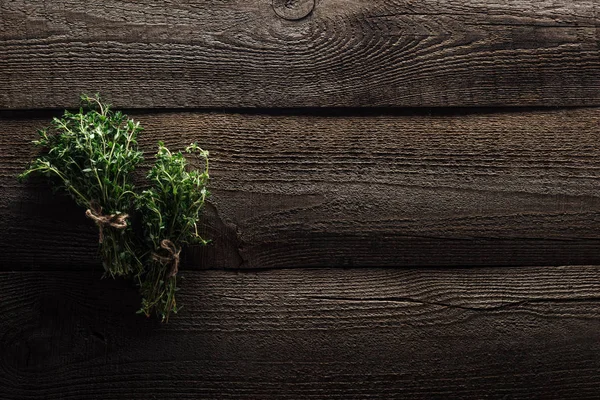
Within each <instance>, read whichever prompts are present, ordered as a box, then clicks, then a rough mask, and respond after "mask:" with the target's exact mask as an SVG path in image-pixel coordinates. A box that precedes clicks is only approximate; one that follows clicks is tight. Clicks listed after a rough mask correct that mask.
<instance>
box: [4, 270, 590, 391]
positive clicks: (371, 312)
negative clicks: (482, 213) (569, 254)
mask: <svg viewBox="0 0 600 400" xmlns="http://www.w3.org/2000/svg"><path fill="white" fill-rule="evenodd" d="M185 276H186V279H185V280H184V281H183V283H182V289H181V291H180V292H179V293H180V294H179V299H180V302H181V303H182V304H184V308H183V310H182V312H181V313H180V314H179V315H177V316H175V317H173V318H172V319H171V320H170V322H169V324H168V325H159V323H157V322H156V321H155V320H147V319H145V318H144V317H141V316H136V315H134V314H133V313H134V312H135V310H136V308H137V306H138V303H137V302H138V299H137V298H136V296H135V289H134V288H131V287H128V285H127V284H125V283H123V282H122V281H118V282H114V281H111V280H102V281H101V280H99V274H92V273H85V272H70V273H69V272H15V273H9V272H4V273H0V315H2V323H1V324H0V349H1V351H0V398H10V399H14V400H19V399H30V400H34V399H48V400H52V399H84V400H88V399H102V400H109V399H123V398H127V399H144V400H146V399H149V398H160V399H170V398H173V399H175V398H177V399H198V398H203V399H204V398H206V399H208V398H221V399H223V398H232V399H239V398H252V399H266V398H290V399H298V398H326V399H334V398H335V399H350V398H386V399H388V398H403V399H421V398H428V399H432V398H439V399H448V398H461V399H482V398H489V399H507V398H511V399H528V398H531V399H534V398H535V399H540V398H543V399H561V400H562V399H597V398H598V387H599V385H600V381H599V379H600V378H599V377H600V308H599V299H600V279H598V278H599V277H600V267H598V266H569V267H540V268H536V267H531V268H509V267H507V268H477V269H418V270H415V269H400V270H398V269H387V270H385V269H363V270H358V269H352V270H339V269H338V270H335V269H325V270H317V269H308V270H273V271H264V272H259V273H256V272H252V273H248V272H246V273H235V272H225V271H196V272H192V271H188V272H185Z"/></svg>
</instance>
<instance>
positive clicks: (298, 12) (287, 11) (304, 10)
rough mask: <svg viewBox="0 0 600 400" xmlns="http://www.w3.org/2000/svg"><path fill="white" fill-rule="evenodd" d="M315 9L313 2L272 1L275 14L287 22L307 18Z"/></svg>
mask: <svg viewBox="0 0 600 400" xmlns="http://www.w3.org/2000/svg"><path fill="white" fill-rule="evenodd" d="M314 8H315V0H273V10H275V14H277V15H279V16H280V17H281V18H283V19H287V20H288V21H297V20H299V19H302V18H304V17H306V16H308V15H309V14H310V13H311V12H312V10H313V9H314Z"/></svg>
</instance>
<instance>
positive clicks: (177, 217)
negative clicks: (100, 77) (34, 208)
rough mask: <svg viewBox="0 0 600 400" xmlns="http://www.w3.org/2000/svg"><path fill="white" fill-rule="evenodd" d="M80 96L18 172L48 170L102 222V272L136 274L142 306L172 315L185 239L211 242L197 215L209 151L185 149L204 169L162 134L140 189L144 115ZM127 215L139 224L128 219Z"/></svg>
mask: <svg viewBox="0 0 600 400" xmlns="http://www.w3.org/2000/svg"><path fill="white" fill-rule="evenodd" d="M81 99H82V103H83V106H82V107H81V108H80V109H79V112H78V113H72V112H69V111H65V112H64V114H63V116H62V117H61V118H54V119H53V120H52V123H51V125H50V127H48V128H45V129H41V130H40V131H39V132H38V133H39V139H38V140H36V141H34V144H35V145H36V146H38V147H41V148H42V149H43V151H42V154H40V156H39V157H37V158H36V159H34V160H33V161H32V162H31V163H30V165H29V167H28V168H27V169H26V170H25V172H23V173H22V174H21V175H19V178H20V179H21V180H23V179H26V178H28V177H29V176H31V175H41V176H44V177H46V178H47V179H48V180H49V181H50V182H51V184H52V186H53V188H54V189H55V190H63V191H65V192H67V193H68V194H69V195H70V196H71V197H72V198H73V199H74V200H75V202H76V203H77V204H78V205H80V206H82V207H84V208H86V215H87V216H88V217H89V218H90V219H92V220H93V221H94V222H95V223H96V225H97V226H98V229H99V252H100V257H101V259H102V264H103V266H104V269H105V275H109V276H111V277H116V276H127V277H132V278H134V280H135V281H136V283H137V284H138V285H139V287H140V293H141V294H142V306H141V309H140V313H144V314H145V315H147V316H149V315H150V314H151V313H152V312H153V311H154V312H156V314H157V315H158V316H160V317H161V318H162V320H167V319H168V317H169V314H170V313H171V312H174V313H176V312H177V311H178V310H179V309H180V307H178V306H177V303H176V301H175V292H176V291H177V271H178V267H179V253H180V251H181V248H182V246H184V245H186V244H190V243H204V244H205V243H206V240H204V239H203V238H201V237H200V236H199V235H198V229H197V222H198V219H199V217H200V213H201V211H202V208H203V206H204V201H205V199H206V196H207V195H208V192H207V190H206V185H207V183H208V179H209V175H208V152H206V151H204V150H202V149H201V148H200V147H198V145H197V144H195V143H193V144H191V145H190V146H188V147H187V148H186V149H185V153H186V154H187V155H192V154H195V155H197V156H198V157H199V158H200V159H201V160H202V162H203V165H202V167H201V169H200V170H198V169H192V168H190V166H189V165H188V161H187V159H186V157H185V156H184V153H182V152H171V151H170V150H169V149H168V148H167V147H166V146H165V145H164V143H162V142H159V145H158V153H157V154H156V162H155V164H154V166H153V167H152V168H151V169H150V172H149V173H148V175H147V179H148V180H149V183H150V187H149V189H147V190H144V191H141V192H140V191H139V190H137V188H136V187H135V185H134V183H133V174H132V173H133V172H134V170H135V169H136V168H137V167H138V166H139V165H140V163H141V162H142V161H143V160H144V158H143V153H142V151H140V149H139V148H138V142H137V136H138V134H139V133H140V132H141V131H142V130H143V129H142V127H141V126H140V124H139V122H134V121H133V120H131V119H129V118H128V117H127V116H126V115H124V114H123V113H121V112H120V111H116V112H115V111H113V110H112V109H111V108H110V106H109V105H107V104H104V103H102V102H101V100H100V98H99V97H98V96H97V95H96V96H85V95H84V96H82V98H81ZM130 217H132V219H136V220H139V221H141V224H131V223H130V222H129V221H130V219H129V218H130ZM138 225H139V226H138Z"/></svg>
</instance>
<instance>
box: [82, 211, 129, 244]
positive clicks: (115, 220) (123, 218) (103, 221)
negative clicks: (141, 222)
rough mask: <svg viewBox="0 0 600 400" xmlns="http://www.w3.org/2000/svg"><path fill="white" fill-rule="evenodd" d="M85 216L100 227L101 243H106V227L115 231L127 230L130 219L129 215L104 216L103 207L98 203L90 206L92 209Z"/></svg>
mask: <svg viewBox="0 0 600 400" xmlns="http://www.w3.org/2000/svg"><path fill="white" fill-rule="evenodd" d="M85 215H86V217H88V218H90V219H92V220H94V222H95V223H96V225H98V230H99V231H100V235H99V238H98V242H99V243H102V242H103V241H104V227H106V226H110V227H112V228H115V229H125V228H127V218H128V217H129V215H127V214H109V215H104V214H102V207H101V206H100V205H99V204H98V203H96V202H92V203H91V204H90V208H88V209H87V210H86V211H85Z"/></svg>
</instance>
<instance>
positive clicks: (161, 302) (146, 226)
mask: <svg viewBox="0 0 600 400" xmlns="http://www.w3.org/2000/svg"><path fill="white" fill-rule="evenodd" d="M185 151H186V153H188V154H197V155H198V157H199V158H200V159H201V160H202V161H203V165H204V168H203V169H202V170H196V169H194V170H188V168H187V166H188V162H187V159H186V158H185V157H184V155H183V153H181V152H176V153H172V152H171V151H169V149H167V148H166V147H165V145H164V143H162V142H159V144H158V153H157V154H156V162H155V164H154V166H153V167H152V169H151V170H150V172H149V173H148V176H147V178H148V180H149V181H150V182H151V183H152V186H151V188H150V189H148V190H144V191H143V192H142V194H141V196H139V197H138V205H137V209H138V210H139V212H140V214H141V219H142V227H143V230H144V238H145V239H146V244H147V246H149V247H150V248H151V249H152V253H151V257H150V259H148V260H147V262H146V269H145V274H146V279H145V280H144V281H143V282H142V285H141V293H142V296H143V300H142V309H141V310H140V311H141V312H143V313H145V314H146V315H149V314H150V313H151V311H152V309H155V310H156V311H157V313H158V314H159V316H160V317H162V318H163V319H165V318H167V317H168V312H169V311H173V312H175V313H176V312H177V310H178V308H177V304H176V302H175V291H176V290H177V286H176V282H177V281H176V279H177V271H178V267H179V253H180V251H181V246H182V245H184V244H191V243H202V244H206V241H205V240H204V239H203V238H202V237H200V235H198V228H197V225H196V223H197V221H198V216H199V213H200V212H201V210H202V208H203V207H204V201H205V199H206V196H207V194H208V193H207V191H206V184H207V183H208V152H206V151H204V150H202V149H201V148H200V147H198V145H197V144H195V143H194V144H191V145H190V146H188V147H187V148H186V149H185ZM165 268H166V269H167V273H166V275H165Z"/></svg>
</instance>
